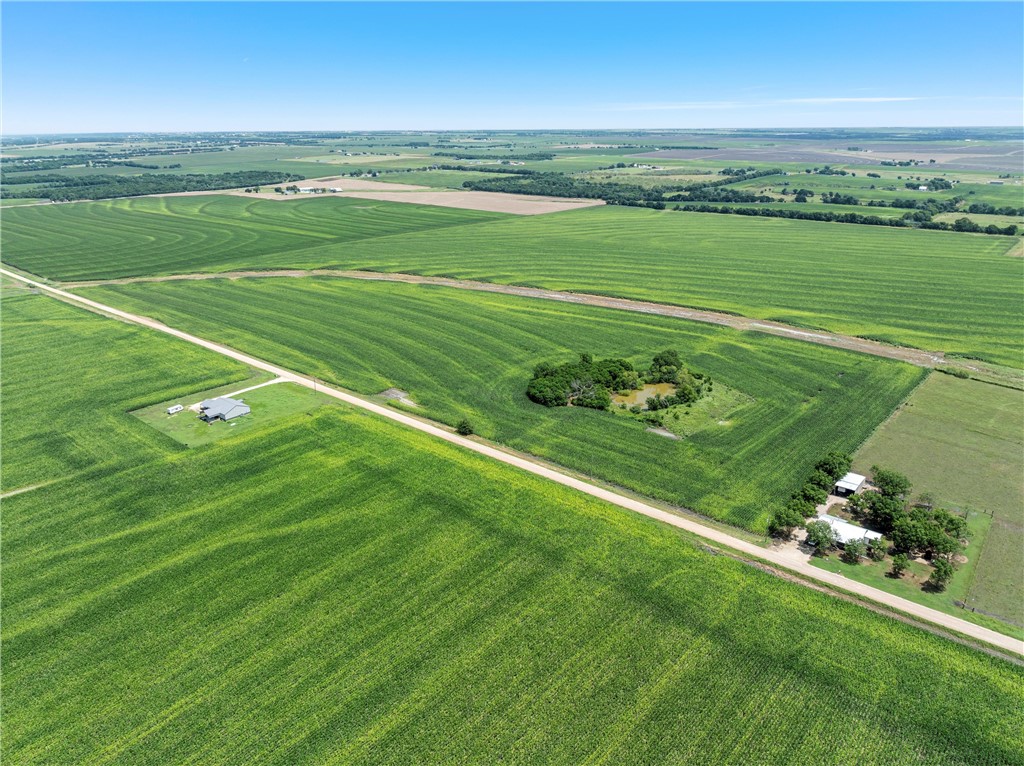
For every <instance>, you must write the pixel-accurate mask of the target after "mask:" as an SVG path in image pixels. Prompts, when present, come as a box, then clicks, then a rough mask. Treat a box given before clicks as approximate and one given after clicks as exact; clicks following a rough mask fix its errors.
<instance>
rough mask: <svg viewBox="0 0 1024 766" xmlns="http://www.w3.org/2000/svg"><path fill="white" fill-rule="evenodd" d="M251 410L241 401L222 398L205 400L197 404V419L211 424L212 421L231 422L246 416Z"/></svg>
mask: <svg viewBox="0 0 1024 766" xmlns="http://www.w3.org/2000/svg"><path fill="white" fill-rule="evenodd" d="M251 411H252V410H250V409H249V405H248V404H246V403H245V402H243V401H242V400H241V399H231V398H229V397H227V396H222V397H220V398H219V399H207V400H206V401H203V402H200V403H199V419H200V420H205V421H206V422H207V423H212V422H213V421H214V420H232V419H234V418H238V417H241V416H242V415H248V414H249V413H250V412H251Z"/></svg>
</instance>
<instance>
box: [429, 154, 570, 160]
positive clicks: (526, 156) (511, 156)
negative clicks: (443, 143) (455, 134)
mask: <svg viewBox="0 0 1024 766" xmlns="http://www.w3.org/2000/svg"><path fill="white" fill-rule="evenodd" d="M431 156H432V157H452V158H453V159H456V160H523V161H524V162H530V161H533V162H537V161H540V160H553V159H554V158H555V155H554V154H552V153H551V152H527V153H524V154H514V153H509V154H495V153H494V152H490V153H480V152H434V153H433V154H432V155H431Z"/></svg>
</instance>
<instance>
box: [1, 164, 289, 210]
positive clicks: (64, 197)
mask: <svg viewBox="0 0 1024 766" xmlns="http://www.w3.org/2000/svg"><path fill="white" fill-rule="evenodd" d="M304 179H305V176H300V175H294V174H292V173H281V172H269V171H262V170H246V171H239V172H235V173H218V174H195V173H190V174H182V175H176V174H172V173H161V174H156V173H143V174H142V175H137V176H113V175H94V176H55V175H50V176H35V177H33V178H32V180H26V181H21V182H20V183H22V184H39V185H38V186H31V187H29V188H26V189H15V190H10V189H6V188H5V189H4V196H5V197H18V198H40V199H49V200H52V201H54V202H70V201H72V200H82V199H110V198H114V197H137V196H140V195H144V194H169V193H175V192H186V191H214V190H217V189H234V188H237V187H256V186H266V185H270V184H278V183H285V182H288V181H302V180H304Z"/></svg>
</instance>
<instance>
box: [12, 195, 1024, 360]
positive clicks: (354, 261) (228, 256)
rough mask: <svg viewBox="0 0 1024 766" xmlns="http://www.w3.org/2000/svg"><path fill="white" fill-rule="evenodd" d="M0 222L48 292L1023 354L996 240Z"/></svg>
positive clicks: (264, 205)
mask: <svg viewBox="0 0 1024 766" xmlns="http://www.w3.org/2000/svg"><path fill="white" fill-rule="evenodd" d="M498 218H502V219H503V220H496V219H498ZM474 222H483V223H480V225H460V224H472V223H474ZM4 223H5V225H4V231H3V253H4V259H5V261H7V262H8V263H11V264H13V265H15V266H18V267H21V268H24V269H26V270H27V271H30V272H33V273H37V274H42V275H43V276H47V277H51V278H54V279H65V280H68V279H93V278H112V277H120V276H132V275H141V274H154V273H168V272H182V271H211V270H212V271H217V270H221V271H222V270H230V269H235V268H288V267H295V268H298V267H329V266H334V267H343V268H361V269H376V270H384V271H413V272H421V273H428V274H444V275H451V276H456V277H465V278H473V279H483V280H490V281H496V282H509V283H524V284H533V285H539V286H544V287H551V288H557V289H570V290H580V291H587V292H594V293H604V294H613V295H621V296H628V297H633V298H640V299H645V300H654V301H662V302H666V303H675V304H681V305H689V306H698V307H703V308H711V309H716V310H724V311H731V312H734V313H739V314H744V315H748V316H753V317H757V318H762V319H777V320H781V321H785V322H790V323H795V324H798V325H801V326H807V327H819V328H825V329H829V330H833V331H836V332H844V333H847V334H853V335H863V336H868V337H872V338H877V339H881V340H887V341H890V342H893V343H897V344H905V345H913V346H917V347H921V348H926V349H929V350H936V351H945V352H951V353H958V354H965V355H972V356H977V357H980V358H984V359H987V360H991V361H995V362H998V363H1002V364H1006V365H1010V366H1014V367H1020V366H1021V365H1022V361H1021V359H1022V351H1024V348H1022V346H1024V344H1022V343H1021V338H1020V332H1019V328H1020V326H1021V325H1022V323H1024V261H1022V260H1021V259H1019V258H1012V257H1007V256H1006V252H1007V251H1008V250H1009V249H1010V248H1011V247H1012V246H1013V245H1014V244H1015V243H1016V242H1017V240H1015V239H1014V238H1010V237H991V236H984V235H967V234H958V233H951V232H936V231H919V230H906V231H904V230H889V229H884V228H880V227H871V226H855V225H846V224H833V223H818V222H813V221H794V220H780V219H770V220H762V219H750V218H740V217H732V216H722V215H712V214H709V215H701V214H697V213H676V212H672V211H663V212H657V211H651V210H639V209H630V208H615V207H604V208H588V209H585V210H577V211H572V212H566V213H558V214H554V215H547V216H529V217H514V218H508V217H505V216H499V215H497V214H489V213H480V212H475V211H465V210H454V209H450V208H430V207H419V206H413V205H407V204H399V203H392V204H389V203H384V202H371V201H368V200H357V199H311V200H296V201H288V202H286V203H282V202H272V201H255V200H246V199H243V198H235V197H225V196H213V197H198V198H197V197H191V198H189V197H185V198H162V199H136V200H129V201H118V202H106V203H92V204H76V205H52V206H42V207H28V208H19V209H16V210H9V211H7V213H5V221H4ZM441 227H443V231H438V229H439V228H441ZM415 229H421V231H413V232H410V233H404V234H400V232H408V231H409V230H415ZM360 240H361V241H360ZM826 242H827V243H828V244H827V246H826V245H824V244H823V243H826Z"/></svg>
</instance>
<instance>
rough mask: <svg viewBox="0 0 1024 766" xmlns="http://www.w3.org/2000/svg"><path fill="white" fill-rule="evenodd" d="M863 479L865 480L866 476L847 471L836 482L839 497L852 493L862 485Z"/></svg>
mask: <svg viewBox="0 0 1024 766" xmlns="http://www.w3.org/2000/svg"><path fill="white" fill-rule="evenodd" d="M865 481H867V478H866V477H864V476H861V475H860V474H859V473H852V472H851V473H848V474H846V475H845V476H844V477H843V478H841V479H840V480H839V481H837V482H836V494H837V495H839V496H841V497H846V496H847V495H852V494H853V493H854V492H856V491H857V490H859V489H860V488H861V487H863V486H864V482H865Z"/></svg>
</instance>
